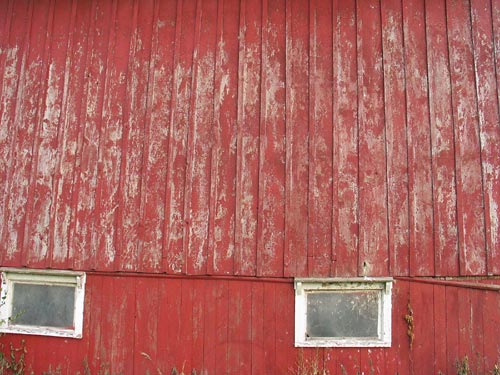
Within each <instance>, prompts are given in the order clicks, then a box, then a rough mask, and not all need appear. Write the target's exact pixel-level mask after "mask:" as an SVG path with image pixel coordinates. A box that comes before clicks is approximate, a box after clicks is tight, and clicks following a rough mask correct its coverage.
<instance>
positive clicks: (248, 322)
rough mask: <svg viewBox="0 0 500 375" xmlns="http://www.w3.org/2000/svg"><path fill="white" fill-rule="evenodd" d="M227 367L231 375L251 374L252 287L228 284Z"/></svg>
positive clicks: (243, 284) (244, 284)
mask: <svg viewBox="0 0 500 375" xmlns="http://www.w3.org/2000/svg"><path fill="white" fill-rule="evenodd" d="M228 297H229V304H228V308H229V321H228V325H229V327H228V336H227V340H228V349H227V350H228V351H227V359H228V365H227V366H228V367H227V371H228V373H231V374H246V375H247V374H251V371H252V367H251V361H252V344H251V338H252V285H251V283H249V282H244V281H242V282H239V281H231V282H230V283H229V296H228Z"/></svg>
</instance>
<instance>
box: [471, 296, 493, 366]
mask: <svg viewBox="0 0 500 375" xmlns="http://www.w3.org/2000/svg"><path fill="white" fill-rule="evenodd" d="M469 293H470V298H471V308H470V320H471V325H472V335H471V365H472V366H471V367H472V368H473V370H474V372H475V373H476V374H485V373H487V372H488V371H491V370H492V368H485V353H484V351H485V345H484V344H485V342H484V337H485V336H486V332H487V331H489V330H491V329H492V328H491V327H492V326H490V324H491V323H490V321H489V320H487V321H486V322H484V320H483V317H484V314H483V310H484V304H483V302H484V295H485V294H486V293H487V292H486V291H483V290H477V289H469ZM496 328H497V331H499V329H498V326H497V327H496ZM493 329H494V328H493ZM497 358H498V357H497Z"/></svg>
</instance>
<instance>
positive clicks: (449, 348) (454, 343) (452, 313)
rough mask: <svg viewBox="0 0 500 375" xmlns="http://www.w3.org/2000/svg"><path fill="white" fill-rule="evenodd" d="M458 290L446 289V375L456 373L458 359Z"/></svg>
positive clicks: (453, 288)
mask: <svg viewBox="0 0 500 375" xmlns="http://www.w3.org/2000/svg"><path fill="white" fill-rule="evenodd" d="M458 291H459V289H458V288H455V287H446V292H445V294H446V364H447V369H446V374H454V373H455V372H456V367H455V364H456V362H457V360H458V358H459V351H458V345H459V329H460V325H459V318H458V311H459V310H458V309H459V300H458Z"/></svg>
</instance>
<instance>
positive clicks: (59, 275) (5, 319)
mask: <svg viewBox="0 0 500 375" xmlns="http://www.w3.org/2000/svg"><path fill="white" fill-rule="evenodd" d="M0 271H1V273H2V293H1V298H2V299H1V301H2V302H1V305H0V332H4V333H18V334H26V335H42V336H59V337H71V338H81V337H82V331H83V307H84V301H85V281H86V275H85V273H84V272H74V271H56V270H32V269H17V268H0ZM14 283H24V284H34V285H48V286H51V285H55V286H69V287H74V288H75V306H74V311H73V327H72V328H71V329H65V328H60V327H47V326H35V325H33V326H32V325H23V324H16V321H15V317H12V299H13V297H14V296H13V293H9V291H11V290H13V284H14Z"/></svg>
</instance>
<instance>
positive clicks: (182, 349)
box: [171, 279, 196, 371]
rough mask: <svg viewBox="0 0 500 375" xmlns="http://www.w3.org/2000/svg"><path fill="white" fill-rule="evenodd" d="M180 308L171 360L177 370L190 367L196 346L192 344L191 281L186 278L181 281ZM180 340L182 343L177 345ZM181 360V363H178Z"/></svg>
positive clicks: (192, 300)
mask: <svg viewBox="0 0 500 375" xmlns="http://www.w3.org/2000/svg"><path fill="white" fill-rule="evenodd" d="M179 302H180V310H179V315H178V316H177V319H179V323H178V324H179V333H180V335H179V336H178V337H179V338H178V340H179V341H177V342H176V344H175V345H172V344H171V345H172V347H173V360H174V363H173V364H172V366H176V367H177V370H179V371H180V370H181V368H182V367H184V366H186V368H191V366H192V358H193V350H196V348H195V347H194V345H193V342H194V336H193V329H194V327H193V307H194V303H195V301H194V298H193V287H192V281H191V280H188V279H183V280H182V283H181V296H180V301H179ZM179 342H182V343H183V345H179ZM180 362H182V363H180Z"/></svg>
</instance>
